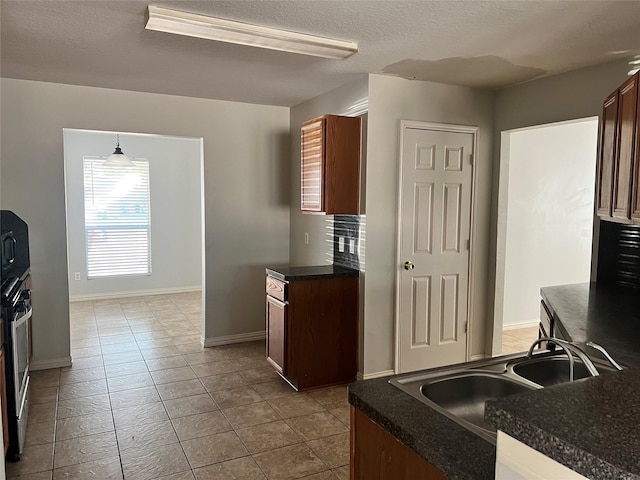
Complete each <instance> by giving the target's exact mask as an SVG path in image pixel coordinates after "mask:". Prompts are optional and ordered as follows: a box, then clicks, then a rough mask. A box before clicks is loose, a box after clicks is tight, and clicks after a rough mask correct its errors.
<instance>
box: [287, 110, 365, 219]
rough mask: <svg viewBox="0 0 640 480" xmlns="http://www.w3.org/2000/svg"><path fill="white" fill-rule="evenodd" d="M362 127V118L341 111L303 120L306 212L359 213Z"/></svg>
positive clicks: (302, 163)
mask: <svg viewBox="0 0 640 480" xmlns="http://www.w3.org/2000/svg"><path fill="white" fill-rule="evenodd" d="M360 128H361V120H360V118H358V117H342V116H338V115H323V116H322V117H319V118H316V119H313V120H309V121H307V122H305V123H303V124H302V129H301V149H300V150H301V187H300V198H301V209H302V212H303V213H324V214H327V215H336V214H342V215H359V214H360V135H361V132H360Z"/></svg>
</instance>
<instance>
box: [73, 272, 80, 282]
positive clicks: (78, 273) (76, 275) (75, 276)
mask: <svg viewBox="0 0 640 480" xmlns="http://www.w3.org/2000/svg"><path fill="white" fill-rule="evenodd" d="M74 278H75V279H76V280H80V272H76V273H75V275H74Z"/></svg>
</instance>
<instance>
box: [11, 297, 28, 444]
mask: <svg viewBox="0 0 640 480" xmlns="http://www.w3.org/2000/svg"><path fill="white" fill-rule="evenodd" d="M31 313H32V309H31V306H30V305H29V307H28V309H26V311H22V312H17V315H16V317H15V319H14V321H13V322H11V337H12V339H13V372H14V378H13V384H14V388H15V402H16V422H17V427H18V428H17V433H18V450H19V453H20V454H22V450H23V448H24V440H25V433H26V431H27V414H28V412H29V338H30V336H31V332H30V331H29V325H30V322H29V319H30V318H31Z"/></svg>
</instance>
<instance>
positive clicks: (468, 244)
mask: <svg viewBox="0 0 640 480" xmlns="http://www.w3.org/2000/svg"><path fill="white" fill-rule="evenodd" d="M467 250H471V239H469V240H467Z"/></svg>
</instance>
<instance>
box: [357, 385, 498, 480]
mask: <svg viewBox="0 0 640 480" xmlns="http://www.w3.org/2000/svg"><path fill="white" fill-rule="evenodd" d="M390 378H393V377H383V378H376V379H372V380H365V381H361V382H356V383H352V384H351V385H349V403H351V405H353V406H354V407H356V408H358V409H359V410H361V411H362V412H363V413H365V414H366V415H367V416H368V417H369V418H371V419H372V420H373V421H375V422H376V423H378V424H379V425H381V426H382V427H383V428H384V429H385V430H386V431H388V432H389V433H390V434H391V435H393V436H394V437H396V438H397V439H398V440H400V441H401V442H402V443H404V444H405V445H406V446H408V447H409V448H411V449H412V450H413V451H414V452H416V453H417V454H418V455H420V456H421V457H422V458H424V459H426V460H427V461H428V462H429V463H431V464H432V465H434V466H435V467H436V468H437V469H438V470H440V471H441V472H443V473H444V474H445V475H446V476H447V477H449V478H451V479H460V480H485V479H486V480H489V479H493V478H494V471H495V461H496V448H495V446H494V445H492V444H491V443H489V442H487V441H486V440H483V439H482V438H480V437H478V436H477V435H474V434H473V433H471V432H470V431H468V430H466V429H465V428H463V427H461V426H460V425H458V424H457V423H455V422H454V421H453V420H450V419H449V418H447V417H445V416H444V415H442V414H440V413H438V412H437V411H436V410H434V409H432V408H430V407H428V406H427V405H425V404H424V403H422V402H420V401H418V400H416V399H415V398H413V397H412V396H411V395H408V394H407V393H404V392H403V391H401V390H399V389H398V388H396V387H394V386H393V385H390V384H389V383H388V381H389V379H390Z"/></svg>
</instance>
